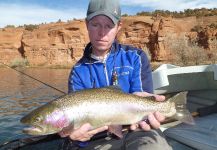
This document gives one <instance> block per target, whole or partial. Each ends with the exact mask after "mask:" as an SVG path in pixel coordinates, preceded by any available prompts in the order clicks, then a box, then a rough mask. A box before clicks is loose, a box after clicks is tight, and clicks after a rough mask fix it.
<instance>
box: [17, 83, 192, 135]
mask: <svg viewBox="0 0 217 150" xmlns="http://www.w3.org/2000/svg"><path fill="white" fill-rule="evenodd" d="M185 97H186V92H182V93H179V94H177V95H175V96H173V97H171V98H169V99H167V100H166V101H164V102H157V101H155V98H154V97H139V96H136V95H134V94H127V93H123V92H122V91H121V90H119V89H117V88H114V87H106V88H97V89H86V90H82V91H78V92H73V93H71V94H68V95H65V96H63V97H61V98H58V99H56V100H53V101H51V102H49V103H47V104H45V105H43V106H41V107H39V108H37V109H35V110H33V111H32V112H30V113H29V114H28V115H26V116H24V117H23V118H22V119H21V122H22V123H23V124H26V125H30V126H32V127H30V128H26V129H24V130H23V131H24V133H27V134H30V135H47V134H53V133H57V132H60V131H61V130H65V129H67V128H69V127H70V128H72V129H73V128H78V127H80V126H81V125H82V124H84V123H90V124H91V125H92V126H93V128H97V127H101V126H105V125H108V126H109V131H110V132H111V133H114V134H115V135H117V136H119V137H122V133H121V128H120V127H121V125H130V124H133V123H137V122H139V121H141V120H143V119H145V118H146V117H147V115H148V114H149V113H151V112H155V111H159V112H160V113H162V114H163V115H165V117H167V118H168V117H170V118H171V117H173V118H175V119H177V120H180V121H182V122H186V123H190V124H192V123H193V118H192V117H191V114H190V113H189V112H188V110H186V109H185ZM117 129H118V130H117ZM67 130H68V129H67Z"/></svg>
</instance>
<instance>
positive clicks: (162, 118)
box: [154, 111, 165, 122]
mask: <svg viewBox="0 0 217 150" xmlns="http://www.w3.org/2000/svg"><path fill="white" fill-rule="evenodd" d="M154 116H155V118H156V119H157V120H158V121H159V122H163V121H164V120H165V116H164V115H162V114H161V113H159V112H158V111H157V112H155V113H154Z"/></svg>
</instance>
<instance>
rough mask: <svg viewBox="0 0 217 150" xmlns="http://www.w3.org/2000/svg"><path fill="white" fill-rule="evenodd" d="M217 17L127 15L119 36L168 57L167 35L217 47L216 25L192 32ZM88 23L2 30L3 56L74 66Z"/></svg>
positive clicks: (156, 56)
mask: <svg viewBox="0 0 217 150" xmlns="http://www.w3.org/2000/svg"><path fill="white" fill-rule="evenodd" d="M214 20H216V17H215V16H214V17H206V18H203V19H202V20H201V19H196V17H189V18H182V19H174V18H161V17H158V18H151V17H147V16H137V17H135V16H133V17H124V18H123V26H122V29H121V32H120V33H119V34H118V37H117V39H118V40H119V41H120V42H121V43H124V44H130V45H133V46H136V47H138V48H142V49H145V50H146V51H148V52H149V53H150V54H151V57H152V60H167V59H168V57H169V56H171V54H170V52H169V51H168V47H167V42H168V41H167V39H168V38H167V36H168V35H173V37H178V36H179V35H181V34H182V35H183V34H184V35H185V36H186V37H187V40H195V39H197V40H198V39H199V40H198V41H199V42H200V44H201V46H203V47H204V48H206V49H215V50H216V43H214V42H212V41H213V40H216V39H217V30H216V29H214V30H213V29H207V30H205V31H204V32H201V33H196V32H191V29H192V28H193V27H194V26H196V25H198V24H199V25H200V24H203V25H206V24H207V25H208V24H211V23H212V22H215V21H214ZM88 41H89V40H88V35H87V30H86V25H85V23H84V21H83V20H75V21H71V22H68V23H51V24H45V25H40V26H39V28H38V29H35V30H33V31H27V30H24V29H23V28H4V29H1V30H0V60H1V61H3V62H4V63H10V62H12V61H13V60H14V59H16V58H26V59H27V60H28V62H29V64H30V65H36V66H49V65H66V66H71V65H72V64H73V63H74V62H75V61H76V60H78V59H79V58H80V57H81V56H82V54H83V49H84V47H85V45H86V44H87V43H88Z"/></svg>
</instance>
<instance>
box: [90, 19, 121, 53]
mask: <svg viewBox="0 0 217 150" xmlns="http://www.w3.org/2000/svg"><path fill="white" fill-rule="evenodd" d="M120 28H121V26H120V24H116V25H114V23H113V22H112V20H111V19H109V18H108V17H106V16H104V15H99V16H96V17H94V18H92V19H91V20H90V21H89V22H87V30H88V33H89V38H90V42H91V44H92V46H93V52H94V53H95V54H99V55H100V54H102V53H103V52H107V51H108V50H109V49H110V47H111V45H112V43H113V41H114V39H115V37H116V35H117V33H118V31H119V30H120Z"/></svg>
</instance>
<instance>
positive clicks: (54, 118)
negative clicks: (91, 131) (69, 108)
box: [44, 110, 69, 128]
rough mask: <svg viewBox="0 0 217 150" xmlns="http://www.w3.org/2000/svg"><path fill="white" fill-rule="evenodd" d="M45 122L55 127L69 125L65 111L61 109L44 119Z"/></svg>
mask: <svg viewBox="0 0 217 150" xmlns="http://www.w3.org/2000/svg"><path fill="white" fill-rule="evenodd" d="M44 123H45V124H50V125H52V126H53V127H55V128H64V127H66V126H68V125H69V121H68V119H67V117H66V116H65V114H64V112H63V111H61V110H56V111H54V112H53V113H51V114H50V115H49V116H47V118H46V120H45V121H44Z"/></svg>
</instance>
